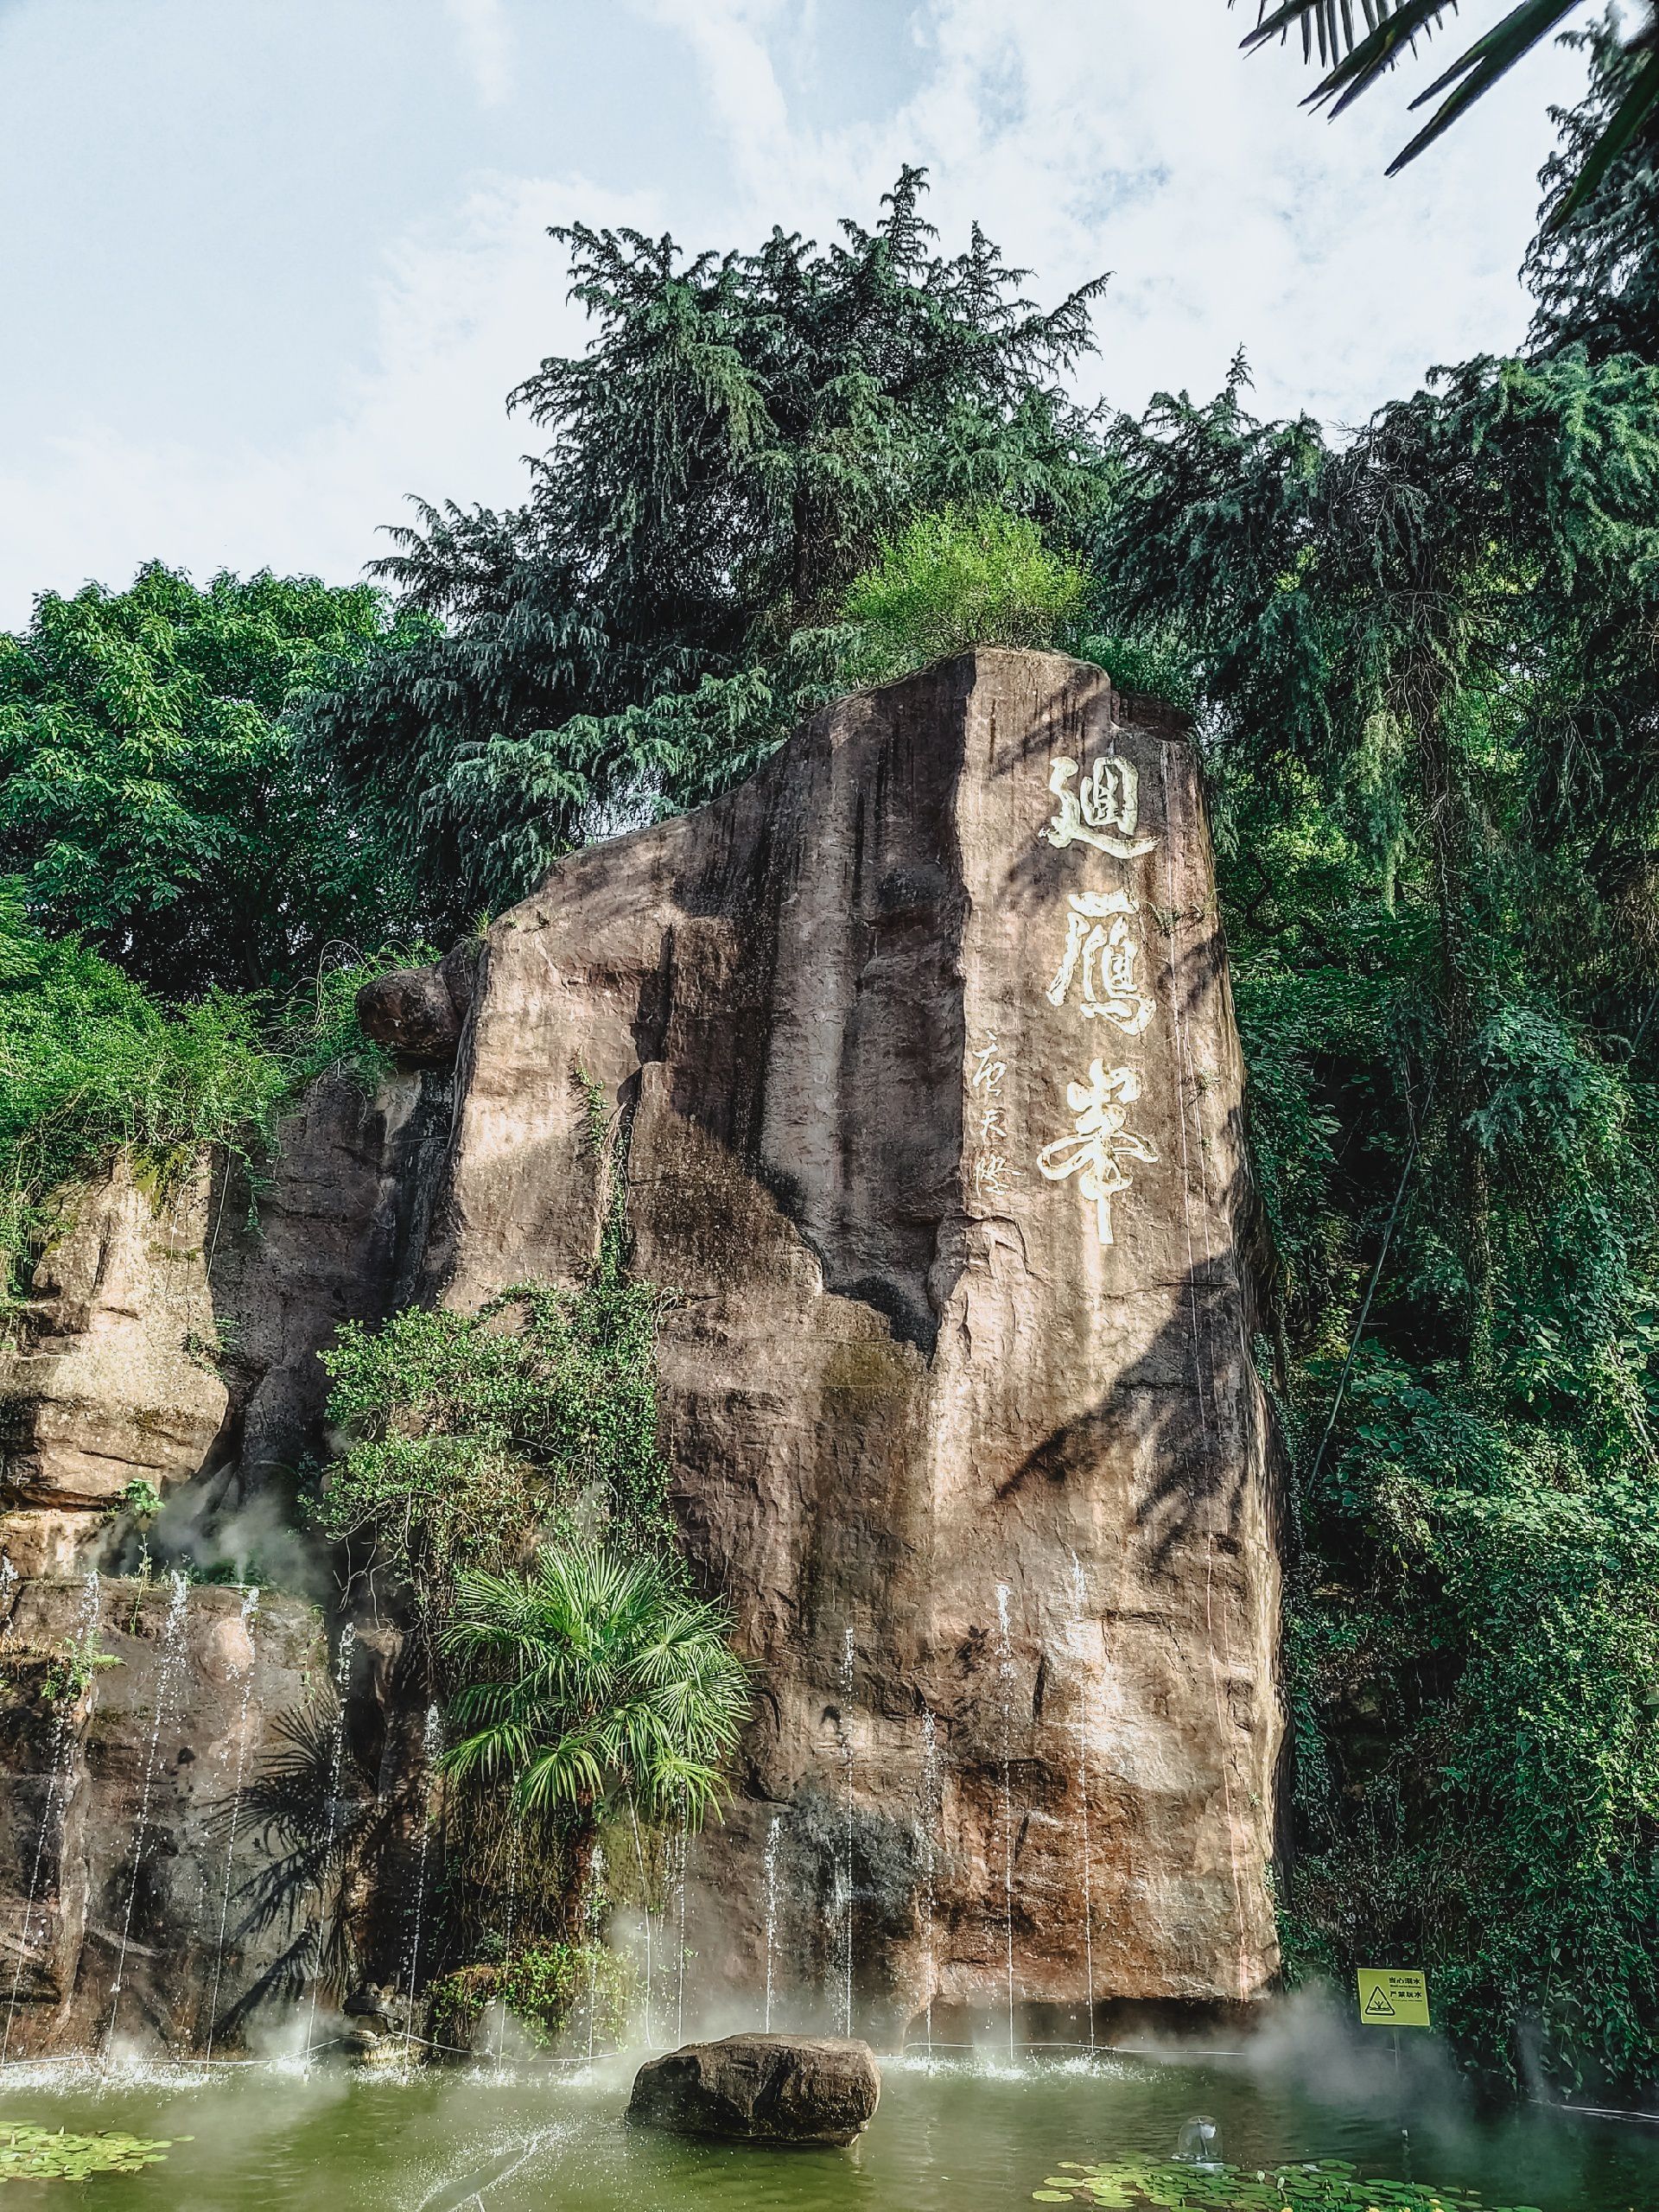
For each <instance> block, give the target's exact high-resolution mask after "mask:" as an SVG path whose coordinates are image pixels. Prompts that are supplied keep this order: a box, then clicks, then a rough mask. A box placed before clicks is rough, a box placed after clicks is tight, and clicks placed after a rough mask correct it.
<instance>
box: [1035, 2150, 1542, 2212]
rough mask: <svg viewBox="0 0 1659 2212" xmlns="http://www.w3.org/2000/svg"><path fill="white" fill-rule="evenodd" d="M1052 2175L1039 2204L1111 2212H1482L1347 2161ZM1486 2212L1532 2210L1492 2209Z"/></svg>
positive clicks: (1132, 2162)
mask: <svg viewBox="0 0 1659 2212" xmlns="http://www.w3.org/2000/svg"><path fill="white" fill-rule="evenodd" d="M1055 2168H1056V2171H1054V2172H1052V2173H1051V2174H1049V2175H1048V2176H1047V2177H1046V2180H1045V2182H1044V2185H1043V2187H1042V2188H1041V2189H1040V2190H1033V2196H1034V2197H1035V2198H1036V2200H1037V2201H1038V2202H1041V2203H1045V2204H1054V2203H1062V2204H1063V2203H1067V2202H1071V2203H1078V2202H1082V2203H1085V2204H1093V2205H1096V2206H1100V2207H1103V2208H1110V2212H1480V2200H1479V2198H1478V2196H1475V2195H1474V2194H1473V2192H1471V2190H1460V2189H1435V2188H1431V2187H1427V2186H1426V2185H1424V2184H1423V2183H1417V2182H1408V2181H1393V2180H1384V2179H1380V2178H1379V2179H1367V2178H1366V2177H1363V2176H1362V2175H1361V2174H1360V2173H1359V2172H1358V2171H1357V2169H1356V2168H1355V2166H1354V2165H1353V2164H1352V2163H1351V2161H1350V2160H1349V2159H1346V2158H1321V2159H1317V2160H1315V2159H1303V2160H1300V2161H1298V2162H1297V2163H1295V2164H1288V2165H1285V2166H1281V2167H1279V2168H1277V2169H1272V2170H1270V2169H1268V2168H1267V2167H1258V2168H1257V2169H1255V2171H1245V2170H1244V2169H1243V2168H1241V2167H1236V2166H1220V2167H1211V2168H1209V2169H1207V2170H1199V2169H1198V2168H1196V2167H1193V2166H1192V2165H1188V2164H1183V2163H1182V2162H1181V2161H1180V2160H1179V2159H1147V2160H1140V2159H1129V2160H1124V2161H1122V2162H1120V2163H1118V2164H1112V2165H1087V2166H1085V2165H1084V2164H1080V2163H1079V2162H1078V2161H1077V2160H1076V2159H1071V2158H1061V2159H1057V2160H1056V2161H1055ZM1074 2177H1075V2178H1074ZM1490 2212H1529V2208H1527V2207H1525V2206H1519V2205H1517V2206H1510V2207H1508V2208H1505V2207H1503V2206H1501V2205H1494V2206H1492V2207H1491V2208H1490Z"/></svg>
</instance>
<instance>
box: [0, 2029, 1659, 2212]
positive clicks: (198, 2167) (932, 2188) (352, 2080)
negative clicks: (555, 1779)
mask: <svg viewBox="0 0 1659 2212" xmlns="http://www.w3.org/2000/svg"><path fill="white" fill-rule="evenodd" d="M1137 2044H1138V2047H1137V2049H1136V2050H1134V2051H1133V2052H1126V2051H1123V2050H1118V2051H1115V2052H1109V2051H1106V2050H1102V2051H1101V2052H1100V2053H1099V2054H1098V2055H1097V2056H1095V2057H1093V2058H1090V2056H1087V2055H1084V2054H1080V2055H1078V2056H1075V2057H1072V2058H1070V2059H1065V2060H1059V2061H1053V2062H1048V2061H1041V2060H1039V2061H1035V2062H1033V2060H1031V2059H1030V2058H1028V2057H1022V2058H1021V2059H1020V2060H1019V2061H1018V2062H1017V2063H1015V2064H1014V2065H1012V2066H1010V2064H1009V2063H1008V2061H1007V2056H1006V2053H1002V2054H999V2055H996V2056H989V2057H988V2058H986V2059H984V2060H977V2061H961V2062H957V2061H950V2062H945V2061H940V2060H938V2059H934V2060H928V2059H926V2058H925V2057H922V2056H915V2057H912V2058H908V2059H904V2060H896V2059H887V2060H885V2061H884V2062H883V2067H882V2071H883V2088H882V2099H881V2106H880V2111H879V2112H878V2113H877V2115H876V2118H875V2120H874V2124H873V2125H872V2126H871V2128H870V2130H869V2133H868V2134H867V2135H866V2136H865V2138H864V2139H863V2140H862V2141H861V2143H860V2144H859V2145H857V2146H856V2147H855V2149H853V2150H852V2151H849V2152H836V2151H798V2150H797V2151H784V2152H779V2151H768V2150H764V2149H754V2148H748V2147H745V2146H741V2145H721V2144H701V2143H694V2142H687V2141H683V2140H679V2139H675V2138H672V2137H669V2136H665V2135H660V2134H657V2133H652V2132H651V2131H647V2130H640V2129H632V2128H629V2127H627V2126H626V2125H625V2124H624V2122H623V2120H622V2117H621V2115H622V2113H623V2109H624V2107H625V2106H626V2101H627V2094H628V2088H629V2085H630V2083H631V2082H632V2075H633V2070H634V2066H635V2064H636V2063H637V2059H638V2056H639V2054H634V2055H632V2056H615V2057H611V2058H606V2059H601V2060H599V2061H598V2062H596V2063H594V2065H592V2066H587V2065H572V2066H563V2067H560V2066H551V2065H548V2064H546V2063H540V2064H538V2063H533V2062H529V2061H525V2060H524V2059H522V2058H521V2059H518V2060H517V2061H515V2058H514V2055H513V2054H514V2047H515V2039H514V2038H513V2037H511V2036H509V2037H507V2039H506V2045H505V2049H506V2063H505V2064H500V2065H498V2064H497V2063H495V2061H494V2058H493V2050H495V2049H496V2048H497V2047H499V2046H498V2045H497V2044H495V2042H494V2039H493V2038H492V2051H491V2056H490V2059H489V2061H488V2063H486V2064H484V2065H482V2066H480V2067H478V2068H467V2069H458V2070H454V2071H436V2070H431V2069H428V2070H421V2069H416V2070H415V2071H414V2072H413V2073H412V2074H411V2075H409V2076H408V2077H406V2078H405V2079H404V2080H402V2081H397V2080H382V2079H376V2078H373V2077H372V2076H359V2075H352V2074H350V2073H348V2072H346V2071H345V2070H344V2069H335V2068H332V2067H328V2066H323V2065H316V2064H313V2065H312V2066H310V2067H306V2066H305V2065H304V2064H303V2063H301V2062H299V2061H297V2060H290V2061H289V2062H287V2063H284V2062H282V2061H280V2060H279V2061H275V2062H271V2063H261V2064H246V2065H232V2066H231V2067H228V2068H226V2069H224V2070H223V2071H219V2070H217V2069H216V2070H215V2073H214V2075H213V2077H212V2078H211V2079H207V2080H204V2078H203V2076H202V2073H201V2069H200V2066H199V2065H184V2066H180V2067H178V2068H172V2069H167V2068H162V2069H154V2070H151V2071H148V2072H146V2071H144V2070H143V2069H139V2068H137V2067H135V2068H134V2069H131V2070H130V2071H128V2072H122V2071H119V2070H114V2071H111V2072H107V2073H105V2074H104V2075H100V2076H99V2077H96V2078H94V2079H89V2078H87V2077H86V2076H85V2075H77V2074H76V2073H75V2071H74V2069H72V2068H63V2067H54V2066H48V2065H41V2066H35V2067H30V2068H29V2069H21V2068H12V2069H8V2071H7V2073H6V2075H5V2076H4V2077H3V2079H0V2120H8V2119H15V2120H25V2119H27V2120H33V2121H35V2122H37V2123H41V2124H46V2125H50V2126H67V2127H69V2128H71V2129H79V2130H86V2131H91V2130H93V2129H97V2128H126V2129H130V2130H131V2131H132V2132H134V2133H140V2134H143V2135H150V2136H161V2137H168V2138H170V2139H172V2141H173V2148H172V2149H171V2151H170V2152H168V2157H167V2159H166V2161H165V2163H163V2164H160V2165H157V2166H156V2167H154V2168H152V2169H150V2170H149V2171H148V2172H146V2173H144V2174H143V2175H138V2176H134V2177H130V2178H126V2177H123V2178H120V2179H116V2178H114V2177H111V2179H109V2180H106V2181H104V2182H100V2183H96V2184H93V2185H92V2190H91V2191H89V2196H88V2201H89V2202H90V2201H91V2195H92V2193H95V2194H96V2196H97V2201H98V2202H99V2203H100V2204H103V2203H108V2204H110V2205H111V2206H117V2205H118V2206H120V2207H123V2208H130V2212H160V2208H162V2207H167V2208H168V2209H169V2212H175V2208H178V2207H181V2206H188V2207H190V2208H192V2209H193V2212H289V2208H293V2212H300V2208H302V2207H303V2208H305V2212H316V2208H317V2207H319V2206H322V2205H327V2207H328V2208H329V2212H349V2208H353V2207H356V2206H359V2205H360V2206H364V2207H368V2206H374V2207H376V2208H383V2207H385V2206H386V2205H388V2204H390V2205H393V2206H396V2207H397V2208H399V2212H461V2208H462V2207H471V2208H474V2212H475V2208H476V2207H478V2206H479V2205H480V2204H481V2205H482V2207H483V2208H484V2212H531V2208H534V2209H535V2212H549V2208H556V2212H624V2208H625V2207H626V2208H627V2212H699V2208H702V2207H707V2208H708V2212H716V2208H718V2212H763V2209H764V2212H832V2208H833V2212H842V2208H847V2209H848V2212H996V2209H997V2208H1001V2207H1008V2208H1015V2207H1023V2206H1026V2205H1028V2204H1029V2203H1030V2202H1031V2192H1032V2190H1033V2189H1034V2188H1039V2187H1040V2186H1041V2185H1042V2183H1043V2180H1044V2177H1045V2176H1046V2174H1047V2173H1049V2172H1050V2171H1052V2168H1053V2165H1054V2163H1055V2162H1056V2161H1057V2160H1060V2159H1076V2160H1080V2161H1094V2160H1102V2161H1109V2160H1112V2159H1116V2158H1134V2157H1142V2158H1145V2157H1153V2158H1167V2157H1168V2156H1169V2155H1170V2154H1171V2152H1173V2148H1174V2145H1175V2141H1176V2137H1177V2133H1178V2131H1179V2128H1180V2126H1181V2124H1182V2122H1183V2121H1184V2120H1186V2119H1188V2118H1189V2117H1190V2116H1191V2115H1192V2113H1195V2112H1200V2111H1201V2112H1204V2113H1210V2114H1213V2115H1214V2117H1215V2119H1216V2120H1217V2123H1218V2126H1219V2129H1220V2136H1221V2149H1222V2154H1223V2156H1224V2158H1227V2159H1228V2160H1229V2161H1230V2163H1231V2164H1235V2165H1240V2166H1244V2167H1246V2168H1253V2167H1255V2166H1258V2165H1266V2164H1269V2163H1279V2162H1282V2161H1285V2160H1287V2159H1288V2158H1296V2157H1302V2158H1350V2159H1352V2160H1354V2161H1355V2162H1356V2163H1357V2164H1358V2165H1359V2166H1360V2167H1361V2169H1362V2170H1363V2171H1365V2172H1367V2173H1369V2174H1372V2175H1375V2176H1378V2177H1383V2176H1399V2175H1400V2174H1401V2173H1402V2141H1401V2133H1400V2131H1401V2126H1402V2122H1404V2123H1407V2124H1408V2125H1409V2128H1410V2142H1409V2146H1408V2152H1406V2155H1407V2156H1408V2159H1409V2167H1410V2175H1411V2177H1412V2178H1414V2179H1415V2180H1417V2181H1419V2182H1431V2183H1435V2184H1439V2185H1452V2186H1461V2187H1464V2188H1474V2189H1478V2190H1481V2191H1482V2192H1483V2194H1484V2196H1485V2198H1486V2199H1487V2201H1488V2202H1490V2203H1492V2204H1495V2205H1497V2204H1511V2205H1514V2204H1519V2205H1535V2206H1537V2207H1540V2208H1541V2212H1627V2208H1630V2207H1636V2208H1638V2212H1650V2209H1651V2208H1652V2207H1654V2206H1656V2205H1659V2131H1649V2130H1645V2129H1641V2128H1637V2127H1630V2126H1619V2125H1618V2124H1616V2123H1611V2122H1607V2121H1597V2120H1569V2119H1563V2118H1560V2117H1558V2116H1556V2115H1554V2114H1550V2113H1544V2112H1542V2111H1540V2110H1537V2109H1535V2108H1529V2107H1521V2108H1519V2109H1517V2110H1514V2111H1510V2112H1507V2113H1499V2114H1497V2115H1496V2116H1494V2115H1491V2114H1485V2113H1480V2112H1478V2110H1477V2109H1476V2107H1475V2106H1474V2104H1473V2102H1472V2101H1471V2099H1470V2097H1469V2095H1468V2094H1467V2092H1466V2090H1465V2088H1464V2086H1463V2085H1462V2084H1461V2082H1459V2079H1458V2077H1457V2075H1455V2073H1454V2071H1453V2069H1452V2067H1451V2064H1450V2062H1449V2061H1448V2060H1447V2059H1446V2056H1445V2054H1444V2052H1443V2051H1442V2050H1440V2047H1439V2046H1438V2045H1437V2044H1434V2043H1433V2041H1432V2040H1431V2039H1430V2038H1428V2037H1420V2038H1418V2039H1417V2040H1416V2041H1415V2042H1414V2044H1412V2045H1410V2046H1409V2047H1408V2046H1407V2045H1406V2044H1405V2039H1404V2038H1403V2037H1402V2057H1401V2064H1400V2070H1399V2073H1398V2075H1397V2076H1396V2075H1395V2067H1394V2058H1393V2052H1392V2048H1391V2046H1390V2044H1389V2039H1388V2038H1387V2037H1378V2038H1377V2040H1376V2044H1368V2043H1366V2042H1365V2041H1363V2039H1362V2037H1361V2034H1360V2031H1358V2030H1357V2029H1356V2028H1355V2027H1353V2025H1352V2024H1351V2023H1350V2022H1348V2021H1347V2020H1345V2019H1344V2017H1343V2016H1342V2015H1341V2014H1340V2012H1338V2011H1336V2010H1334V2009H1333V2008H1331V2007H1329V2006H1327V2005H1323V2004H1321V2003H1319V2002H1318V2001H1316V2000H1312V1999H1300V2000H1292V2001H1290V2002H1288V2003H1287V2004H1285V2005H1281V2006H1279V2007H1276V2008H1275V2009H1274V2013H1273V2015H1272V2017H1271V2018H1270V2019H1269V2020H1268V2024H1266V2025H1265V2027H1264V2028H1263V2029H1262V2030H1261V2031H1257V2032H1256V2033H1255V2034H1253V2035H1252V2036H1251V2037H1249V2039H1248V2040H1243V2041H1241V2040H1237V2039H1234V2040H1232V2041H1230V2042H1226V2043H1223V2042H1222V2040H1221V2039H1220V2038H1219V2037H1218V2038H1217V2041H1216V2046H1215V2047H1213V2048H1211V2049H1209V2050H1205V2049H1204V2048H1202V2047H1199V2046H1195V2045H1193V2044H1175V2043H1173V2042H1170V2043H1164V2044H1159V2043H1156V2042H1155V2041H1154V2040H1153V2039H1151V2038H1146V2039H1144V2041H1142V2040H1141V2039H1139V2038H1137ZM186 2137H191V2138H194V2139H193V2140H190V2141H186V2140H184V2138H186ZM28 2201H29V2199H28V2197H27V2195H26V2193H25V2192H24V2191H22V2190H20V2191H19V2193H18V2202H19V2205H20V2207H21V2206H22V2205H24V2204H25V2203H26V2202H28Z"/></svg>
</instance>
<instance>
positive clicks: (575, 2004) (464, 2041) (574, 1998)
mask: <svg viewBox="0 0 1659 2212" xmlns="http://www.w3.org/2000/svg"><path fill="white" fill-rule="evenodd" d="M635 1994H636V1992H635V1984H634V1976H633V1973H632V1968H631V1967H630V1965H629V1962H628V1961H627V1960H626V1959H625V1958H623V1957H622V1956H621V1955H620V1953H618V1952H616V1951H613V1950H611V1949H609V1948H607V1946H606V1945H605V1944H603V1943H565V1942H535V1943H526V1944H524V1945H523V1946H521V1948H519V1949H518V1951H516V1952H515V1953H514V1954H513V1955H512V1958H510V1959H505V1960H499V1961H485V1962H484V1963H482V1964H480V1965H478V1966H470V1967H461V1968H460V1969H459V1970H458V1971H457V1972H456V1973H454V1974H446V1975H445V1976H444V1978H443V1979H442V1981H440V1982H438V1983H436V1984H435V1986H434V1988H433V1991H432V2014H431V2018H432V2033H433V2037H434V2039H435V2041H437V2042H439V2043H447V2044H450V2045H452V2046H454V2047H455V2048H458V2049H461V2050H467V2049H470V2048H471V2046H472V2044H473V2039H474V2037H475V2036H476V2034H477V2032H478V2030H479V2027H480V2024H481V2022H482V2020H483V2018H484V2016H485V2013H486V2012H487V2011H488V2009H489V2007H490V2006H491V2005H503V2006H505V2009H506V2011H507V2012H510V2013H511V2014H512V2018H514V2019H515V2020H517V2021H518V2022H519V2023H520V2024H521V2025H522V2026H523V2027H524V2028H526V2029H527V2030H528V2031H529V2032H530V2037H531V2042H532V2043H533V2044H536V2045H537V2047H538V2048H539V2049H542V2050H545V2049H546V2048H547V2047H548V2045H549V2044H552V2043H555V2042H556V2040H557V2038H558V2036H559V2033H560V2031H561V2030H563V2028H565V2027H567V2026H568V2025H569V2022H570V2020H571V2018H572V2016H573V2015H574V2014H575V2013H576V2012H578V2011H580V2012H581V2013H582V2015H583V2017H584V2024H586V2022H587V2020H588V2019H589V2018H590V2019H591V2022H592V2025H593V2028H594V2033H595V2034H596V2035H597V2037H599V2039H600V2041H601V2043H609V2044H620V2042H621V2041H622V2040H623V2038H624V2037H626V2033H627V2030H628V2022H629V2018H630V2014H631V2012H632V2006H633V2002H634V1998H635Z"/></svg>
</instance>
